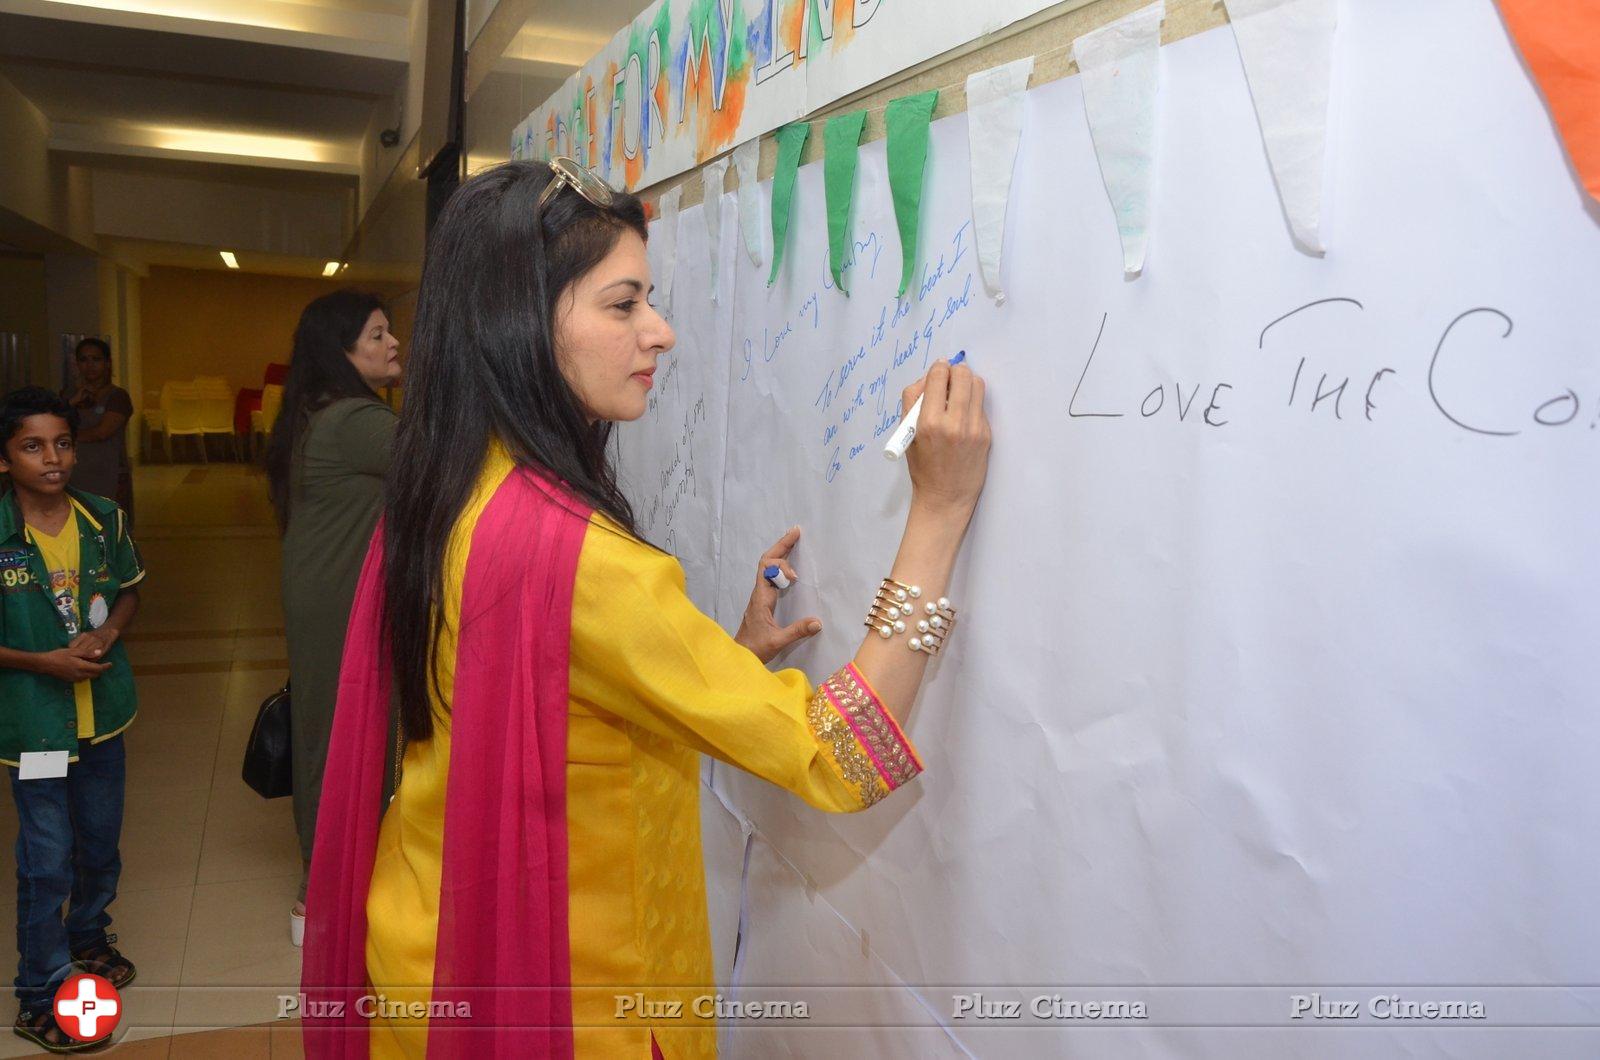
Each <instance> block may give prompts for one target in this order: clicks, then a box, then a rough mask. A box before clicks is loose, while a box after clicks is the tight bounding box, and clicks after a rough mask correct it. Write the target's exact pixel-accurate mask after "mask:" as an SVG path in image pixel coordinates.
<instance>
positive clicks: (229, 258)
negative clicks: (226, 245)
mask: <svg viewBox="0 0 1600 1060" xmlns="http://www.w3.org/2000/svg"><path fill="white" fill-rule="evenodd" d="M222 263H223V264H224V265H226V266H228V268H230V269H237V268H238V267H239V259H238V258H236V257H234V256H233V251H231V250H224V251H223V252H222Z"/></svg>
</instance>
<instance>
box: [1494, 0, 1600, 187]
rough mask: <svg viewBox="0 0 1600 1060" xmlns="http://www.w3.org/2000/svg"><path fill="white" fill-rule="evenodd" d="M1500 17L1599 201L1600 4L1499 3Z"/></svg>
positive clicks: (1575, 0)
mask: <svg viewBox="0 0 1600 1060" xmlns="http://www.w3.org/2000/svg"><path fill="white" fill-rule="evenodd" d="M1500 14H1501V15H1502V16H1504V18H1505V20H1506V27H1507V28H1508V29H1510V30H1511V36H1512V37H1513V38H1514V39H1515V40H1516V42H1517V47H1518V48H1520V49H1521V50H1522V58H1523V59H1524V60H1525V61H1526V62H1527V64H1528V69H1529V70H1531V71H1532V72H1533V77H1534V80H1536V81H1537V82H1538V83H1539V88H1540V90H1541V91H1542V92H1543V93H1544V99H1545V104H1546V105H1547V106H1549V108H1550V116H1551V117H1552V118H1554V119H1555V123H1556V127H1557V128H1559V129H1560V130H1561V138H1562V140H1563V141H1564V142H1565V143H1566V145H1567V155H1568V156H1569V157H1570V158H1571V159H1572V165H1573V167H1574V168H1576V169H1577V171H1578V179H1580V180H1581V181H1583V186H1584V187H1585V188H1587V189H1589V194H1590V195H1593V196H1594V197H1595V198H1596V199H1600V4H1597V3H1596V2H1595V0H1500Z"/></svg>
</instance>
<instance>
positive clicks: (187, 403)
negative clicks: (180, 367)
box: [161, 376, 238, 463]
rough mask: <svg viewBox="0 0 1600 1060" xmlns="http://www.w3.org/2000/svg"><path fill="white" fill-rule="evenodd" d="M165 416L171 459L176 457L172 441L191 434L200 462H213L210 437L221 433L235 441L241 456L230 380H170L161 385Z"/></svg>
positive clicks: (162, 411) (163, 414) (167, 452)
mask: <svg viewBox="0 0 1600 1060" xmlns="http://www.w3.org/2000/svg"><path fill="white" fill-rule="evenodd" d="M161 419H162V420H163V421H164V426H165V427H166V443H165V444H164V445H163V449H164V450H165V451H166V454H167V460H168V461H169V462H170V461H171V460H172V445H171V440H172V438H173V437H175V436H183V435H188V436H190V437H193V438H194V439H195V440H196V443H197V444H198V446H199V449H200V462H201V463H209V462H210V457H209V456H208V455H207V453H206V436H207V435H212V434H220V435H222V436H224V437H226V438H228V439H230V440H232V442H233V445H234V448H235V455H237V447H238V439H237V437H236V436H235V435H234V433H233V393H232V391H231V390H230V389H229V388H228V383H227V380H225V379H220V378H218V377H215V376H212V377H202V378H201V379H198V380H190V381H189V382H187V383H171V382H169V383H166V384H163V386H162V387H161Z"/></svg>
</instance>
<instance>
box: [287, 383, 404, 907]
mask: <svg viewBox="0 0 1600 1060" xmlns="http://www.w3.org/2000/svg"><path fill="white" fill-rule="evenodd" d="M398 422H399V419H398V417H397V416H396V415H395V413H394V410H393V409H391V408H389V406H387V405H383V404H380V403H378V402H376V401H371V400H367V399H365V398H345V399H342V400H340V401H335V402H334V403H333V404H331V405H329V406H327V407H326V408H324V409H320V410H319V411H317V412H315V413H313V414H312V416H311V420H310V423H309V424H308V425H307V428H306V433H305V438H304V440H303V441H302V442H301V443H300V446H299V452H298V454H297V455H296V458H295V460H294V462H293V465H292V466H291V468H290V471H289V491H290V492H289V528H288V530H287V532H285V534H284V535H283V617H284V625H285V629H286V631H287V636H288V641H289V680H290V695H289V703H290V724H291V730H292V734H293V754H294V820H295V828H296V829H297V830H298V831H299V833H300V855H301V857H302V859H303V860H304V863H305V868H306V871H307V872H309V871H310V866H311V841H312V839H313V838H314V837H315V836H316V832H317V803H318V801H319V799H320V798H321V795H322V767H323V765H324V763H325V762H326V761H327V758H328V734H329V733H330V732H331V731H332V729H333V706H334V700H335V698H336V697H337V694H338V689H339V659H340V657H341V656H342V655H343V654H344V630H345V626H346V624H347V623H348V622H349V619H350V605H351V602H352V601H353V600H354V599H355V592H356V579H357V577H358V576H359V575H360V573H361V563H362V560H363V559H364V558H365V557H366V554H367V544H368V542H369V541H370V540H371V538H372V530H373V527H374V526H375V525H376V524H377V521H378V513H379V511H380V510H381V508H382V505H383V476H384V474H385V473H386V472H387V471H388V470H389V458H390V450H391V447H392V445H393V442H394V432H395V426H396V425H397V424H398ZM305 887H306V879H305V877H304V876H303V875H302V878H301V881H300V897H301V899H302V900H304V898H305Z"/></svg>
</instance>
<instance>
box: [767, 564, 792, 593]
mask: <svg viewBox="0 0 1600 1060" xmlns="http://www.w3.org/2000/svg"><path fill="white" fill-rule="evenodd" d="M761 576H762V577H763V578H765V579H767V582H768V584H770V585H771V586H772V587H773V588H774V589H787V588H789V578H788V576H787V575H785V574H784V573H783V568H782V567H780V566H778V565H777V564H776V563H774V564H773V565H772V566H770V567H768V568H766V569H765V570H763V571H762V572H761Z"/></svg>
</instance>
